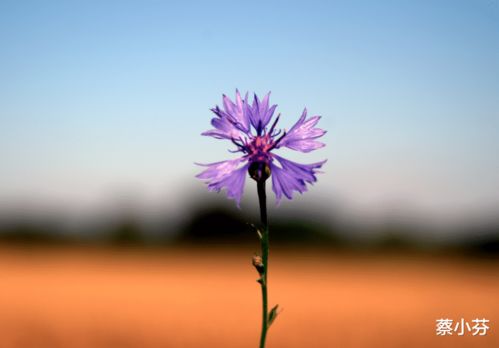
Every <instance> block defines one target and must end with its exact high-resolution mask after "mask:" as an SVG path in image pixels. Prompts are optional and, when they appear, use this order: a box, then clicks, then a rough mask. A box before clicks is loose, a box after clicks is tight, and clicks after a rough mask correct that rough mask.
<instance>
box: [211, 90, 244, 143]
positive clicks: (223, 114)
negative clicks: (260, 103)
mask: <svg viewBox="0 0 499 348" xmlns="http://www.w3.org/2000/svg"><path fill="white" fill-rule="evenodd" d="M247 101H248V96H247V95H246V98H245V100H243V99H242V98H241V95H240V94H239V91H238V90H236V102H235V103H234V102H232V100H230V98H229V97H227V96H226V95H223V105H224V110H221V109H220V108H219V107H218V106H216V107H215V108H213V109H211V111H213V113H214V114H215V115H217V117H216V118H213V119H212V120H211V124H212V126H213V127H215V129H212V130H209V131H206V132H204V133H202V135H207V136H212V137H214V138H216V139H229V140H230V139H239V138H241V137H244V135H247V134H248V133H249V131H250V126H249V125H250V121H249V117H248V115H247V113H246V103H247Z"/></svg>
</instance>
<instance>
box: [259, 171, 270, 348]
mask: <svg viewBox="0 0 499 348" xmlns="http://www.w3.org/2000/svg"><path fill="white" fill-rule="evenodd" d="M257 190H258V201H259V203H260V220H261V223H262V229H263V231H262V238H261V247H262V263H263V273H262V275H261V278H260V286H261V288H262V333H261V336H260V348H265V339H266V337H267V330H268V328H269V325H268V318H269V315H268V304H267V302H268V301H267V274H268V259H269V228H268V221H267V197H266V194H265V180H258V181H257Z"/></svg>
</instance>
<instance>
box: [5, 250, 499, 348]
mask: <svg viewBox="0 0 499 348" xmlns="http://www.w3.org/2000/svg"><path fill="white" fill-rule="evenodd" d="M251 252H252V250H250V249H244V248H237V249H229V248H218V249H161V250H154V251H144V250H111V251H110V250H95V249H93V250H90V249H84V248H79V249H78V248H76V249H75V248H71V249H68V248H66V249H64V248H49V249H26V248H24V249H23V248H5V247H2V248H1V249H0V348H11V347H16V348H17V347H21V348H45V347H46V348H57V347H75V348H76V347H89V348H100V347H103V348H104V347H106V348H107V347H130V348H132V347H133V348H135V347H137V348H139V347H140V348H148V347H151V348H152V347H172V348H175V347H178V348H181V347H182V348H200V347H207V348H209V347H234V348H239V347H240V348H246V347H247V348H250V347H257V343H258V338H259V328H260V315H261V314H260V290H259V287H258V284H257V283H256V279H257V274H256V272H255V270H254V269H252V267H251V263H250V259H251ZM270 262H271V264H270V269H269V287H270V288H269V291H270V304H275V303H279V304H280V306H281V307H282V308H283V311H282V313H281V314H280V315H279V317H278V318H277V320H276V322H275V323H274V325H273V326H272V327H271V329H270V332H269V337H268V348H278V347H280V348H295V347H296V348H298V347H339V348H348V347H384V348H390V347H453V348H454V347H499V335H498V334H497V332H496V331H497V323H498V322H499V301H498V298H499V296H498V295H499V272H498V267H497V266H498V265H497V263H492V262H479V261H470V260H460V259H452V258H443V257H417V256H411V257H404V256H400V255H399V256H393V255H391V256H379V255H378V256H368V255H353V254H346V253H336V252H332V251H331V252H325V251H321V252H317V251H312V250H308V251H304V252H299V251H296V250H294V251H292V250H277V251H276V250H274V251H272V254H271V259H270ZM441 317H448V318H451V319H454V320H456V321H457V320H460V319H461V318H464V319H465V320H468V321H471V320H472V319H475V318H477V317H478V318H486V319H489V320H490V323H489V325H490V329H489V331H488V334H487V335H486V336H472V335H471V333H466V334H465V335H463V336H457V335H456V334H454V335H453V336H446V337H440V336H436V334H435V320H436V319H439V318H441Z"/></svg>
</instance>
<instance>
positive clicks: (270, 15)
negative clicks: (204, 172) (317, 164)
mask: <svg viewBox="0 0 499 348" xmlns="http://www.w3.org/2000/svg"><path fill="white" fill-rule="evenodd" d="M235 88H239V89H240V90H241V91H247V90H249V91H250V92H253V91H255V92H257V93H259V94H262V93H265V92H267V91H269V90H271V91H272V101H273V102H274V103H277V104H278V105H279V110H280V112H281V113H282V115H283V116H282V123H283V126H284V127H288V128H289V127H290V126H291V125H292V123H293V122H294V121H295V120H296V119H297V118H298V117H299V115H300V113H301V111H302V109H303V107H305V106H306V107H307V108H308V109H309V112H310V113H311V114H320V115H322V116H323V119H322V120H321V125H322V126H323V128H325V129H327V130H328V134H327V135H326V139H325V141H326V142H327V144H328V147H327V148H325V149H323V150H321V151H317V152H316V153H313V154H311V155H307V156H304V155H302V154H296V153H293V154H292V156H293V158H294V159H295V160H301V161H305V162H307V161H309V162H312V161H316V160H320V159H323V158H328V160H329V161H328V163H327V166H326V167H325V171H326V174H324V175H322V177H321V179H320V182H319V183H318V184H317V185H316V186H315V187H314V188H313V189H312V190H311V192H310V193H309V194H308V196H309V197H308V198H300V199H311V200H313V199H323V198H324V197H327V198H328V199H329V198H330V199H331V200H334V201H338V202H340V203H341V204H343V205H344V206H345V207H348V209H350V210H354V211H359V212H361V213H362V214H364V213H366V214H374V215H376V214H378V215H379V214H386V211H387V210H390V209H393V207H394V206H396V207H406V208H403V209H408V210H411V211H412V210H413V211H417V212H420V213H421V214H431V216H436V217H437V218H440V217H448V216H461V215H462V214H463V213H465V214H474V213H476V212H482V211H484V210H487V209H490V210H493V209H497V207H498V204H499V195H498V192H499V156H498V155H497V153H498V152H499V137H498V134H499V98H498V95H499V2H498V1H491V0H489V1H485V0H483V1H322V2H320V1H308V2H296V3H295V2H289V1H280V2H277V1H276V2H270V3H269V2H257V1H253V2H247V3H241V4H237V3H234V2H216V1H210V2H186V1H179V2H173V1H116V2H112V1H106V2H99V1H95V2H92V1H60V2H59V1H47V2H35V1H33V2H28V1H26V2H19V1H2V2H1V3H0V96H1V103H0V177H1V180H0V201H1V202H2V203H4V204H9V203H12V202H15V201H18V200H20V201H30V203H32V204H35V205H36V204H45V203H46V202H50V203H52V204H55V205H61V206H75V207H78V206H82V205H91V206H92V205H94V204H98V203H102V202H104V201H106V199H109V197H110V196H112V195H114V194H115V193H116V192H118V194H119V193H120V192H125V194H126V192H128V191H130V192H134V193H133V194H137V195H138V196H139V197H140V199H142V200H144V201H146V202H149V203H150V204H152V205H154V204H160V202H163V201H164V198H165V197H168V200H172V199H173V200H181V198H182V196H183V195H185V191H188V190H203V186H202V184H201V183H200V182H197V181H196V180H195V179H193V175H194V174H195V173H196V171H197V169H196V168H195V167H194V165H193V162H211V161H217V160H222V159H225V158H227V157H230V156H231V155H230V154H229V153H227V150H226V145H227V144H225V143H222V142H220V141H215V140H211V139H209V138H203V137H201V136H199V134H200V133H201V132H202V131H204V130H205V129H207V128H209V120H210V118H211V115H210V112H209V108H210V107H212V106H214V105H215V104H217V103H220V102H221V94H222V93H226V94H228V95H233V94H234V91H235ZM319 185H320V189H319V188H318V187H319Z"/></svg>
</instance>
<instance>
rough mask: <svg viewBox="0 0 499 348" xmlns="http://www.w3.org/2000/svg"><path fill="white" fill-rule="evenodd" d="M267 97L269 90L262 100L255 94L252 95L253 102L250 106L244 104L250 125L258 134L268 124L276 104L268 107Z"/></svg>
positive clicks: (268, 96)
mask: <svg viewBox="0 0 499 348" xmlns="http://www.w3.org/2000/svg"><path fill="white" fill-rule="evenodd" d="M269 98H270V92H269V93H267V95H265V97H264V98H263V100H262V101H260V100H259V99H258V96H257V95H256V94H255V95H254V97H253V104H252V105H251V106H250V105H249V104H246V113H247V114H248V118H249V120H250V122H251V125H252V126H253V128H255V130H256V132H257V134H260V133H261V131H262V130H263V129H264V128H265V127H266V126H267V125H268V123H269V122H270V120H271V119H272V116H273V115H274V111H275V109H276V107H277V105H272V106H271V107H269Z"/></svg>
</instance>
